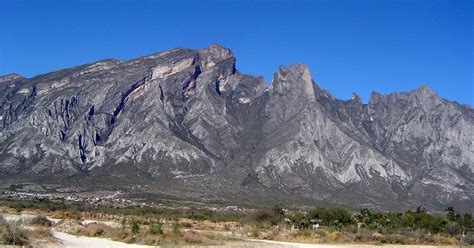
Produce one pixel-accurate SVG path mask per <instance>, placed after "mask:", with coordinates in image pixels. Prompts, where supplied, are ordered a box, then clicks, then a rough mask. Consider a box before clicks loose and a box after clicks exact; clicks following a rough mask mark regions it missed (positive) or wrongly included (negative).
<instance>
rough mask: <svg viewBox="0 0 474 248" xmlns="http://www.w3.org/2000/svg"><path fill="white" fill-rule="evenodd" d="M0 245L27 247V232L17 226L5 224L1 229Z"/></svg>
mask: <svg viewBox="0 0 474 248" xmlns="http://www.w3.org/2000/svg"><path fill="white" fill-rule="evenodd" d="M0 228H1V230H0V244H5V245H26V244H28V238H27V236H26V231H25V230H23V229H21V228H20V227H19V226H18V225H16V224H10V223H6V222H4V223H3V224H2V226H1V227H0Z"/></svg>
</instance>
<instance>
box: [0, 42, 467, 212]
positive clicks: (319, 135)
mask: <svg viewBox="0 0 474 248" xmlns="http://www.w3.org/2000/svg"><path fill="white" fill-rule="evenodd" d="M0 122H1V124H0V168H1V175H2V178H4V180H3V181H4V182H6V183H15V182H35V183H40V184H41V185H46V186H45V188H48V187H49V188H50V189H51V188H52V186H51V185H49V186H48V185H47V184H52V183H54V184H55V185H56V186H55V187H57V185H60V186H76V187H80V188H81V189H123V190H126V191H128V192H133V193H143V194H151V195H153V194H156V195H162V196H164V197H174V198H176V199H194V200H198V201H221V202H240V203H242V202H243V201H244V200H245V201H251V202H255V203H259V202H260V203H261V202H275V201H280V202H285V203H302V202H304V203H311V202H329V203H334V204H343V205H351V206H354V207H377V208H384V209H389V208H397V209H400V208H403V209H404V208H408V207H413V206H418V205H420V204H425V205H426V206H427V207H428V208H433V209H442V208H444V207H445V206H447V205H454V206H457V207H458V208H461V209H462V208H464V209H469V210H471V211H472V206H473V205H474V204H473V203H474V200H473V199H474V197H473V193H474V183H473V178H474V177H473V170H474V144H473V142H474V135H473V131H472V130H474V111H473V109H472V108H471V107H469V106H463V105H460V104H458V103H456V102H451V101H448V100H445V99H443V98H441V97H439V96H438V95H437V94H436V93H434V92H433V91H431V90H430V89H429V88H427V87H426V86H422V87H420V88H418V89H416V90H413V91H410V92H404V93H393V94H390V95H380V94H378V93H373V94H372V96H371V99H370V101H369V103H368V104H363V103H362V102H361V100H360V99H359V97H358V96H357V95H354V96H353V97H352V99H351V100H348V101H342V100H338V99H336V98H334V97H333V96H331V95H330V93H328V92H327V91H325V90H323V89H320V88H319V87H318V86H317V85H316V84H315V83H314V81H313V80H312V78H311V75H310V72H309V70H308V68H307V67H306V66H305V65H302V64H295V65H291V66H289V67H288V68H286V67H280V68H279V71H278V72H277V73H275V75H274V78H273V81H272V84H271V85H270V86H269V87H267V86H266V85H265V83H264V81H263V79H262V78H261V77H253V76H249V75H244V74H242V73H240V72H239V71H238V70H236V68H235V58H234V57H233V55H232V53H231V51H230V50H228V49H226V48H223V47H220V46H218V45H212V46H210V47H208V48H205V49H201V50H190V49H174V50H170V51H166V52H162V53H157V54H153V55H150V56H145V57H140V58H136V59H133V60H130V61H118V60H103V61H99V62H96V63H92V64H87V65H82V66H78V67H74V68H71V69H65V70H60V71H56V72H52V73H48V74H43V75H39V76H36V77H33V78H29V79H28V78H23V77H21V76H19V75H16V74H11V75H7V76H4V77H1V78H0ZM45 178H46V180H45ZM53 188H54V187H53ZM61 190H67V189H61ZM69 190H71V188H70V189H69Z"/></svg>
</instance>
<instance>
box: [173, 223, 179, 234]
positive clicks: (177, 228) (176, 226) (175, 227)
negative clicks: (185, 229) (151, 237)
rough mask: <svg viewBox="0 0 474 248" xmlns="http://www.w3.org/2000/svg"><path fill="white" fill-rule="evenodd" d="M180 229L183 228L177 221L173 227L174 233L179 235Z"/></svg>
mask: <svg viewBox="0 0 474 248" xmlns="http://www.w3.org/2000/svg"><path fill="white" fill-rule="evenodd" d="M180 228H181V225H180V224H179V221H176V222H174V223H173V226H172V230H173V233H175V234H178V233H179V229H180Z"/></svg>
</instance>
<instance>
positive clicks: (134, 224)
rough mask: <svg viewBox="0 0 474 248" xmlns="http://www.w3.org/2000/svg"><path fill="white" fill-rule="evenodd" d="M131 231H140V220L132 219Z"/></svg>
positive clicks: (134, 232) (135, 232)
mask: <svg viewBox="0 0 474 248" xmlns="http://www.w3.org/2000/svg"><path fill="white" fill-rule="evenodd" d="M130 231H132V233H133V234H137V233H139V232H140V224H138V221H136V220H132V221H130Z"/></svg>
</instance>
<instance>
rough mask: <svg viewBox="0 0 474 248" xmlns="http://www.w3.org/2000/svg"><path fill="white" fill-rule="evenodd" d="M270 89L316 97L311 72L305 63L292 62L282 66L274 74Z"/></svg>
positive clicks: (279, 92) (280, 92)
mask: <svg viewBox="0 0 474 248" xmlns="http://www.w3.org/2000/svg"><path fill="white" fill-rule="evenodd" d="M270 91H272V92H275V93H278V94H285V92H294V93H296V94H298V95H300V96H306V97H310V98H311V99H314V98H315V96H314V85H313V80H312V78H311V73H310V72H309V69H308V66H307V65H304V64H292V65H290V66H289V67H288V68H286V67H285V66H280V67H279V70H278V72H277V73H275V74H274V75H273V80H272V84H271V86H270Z"/></svg>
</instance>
